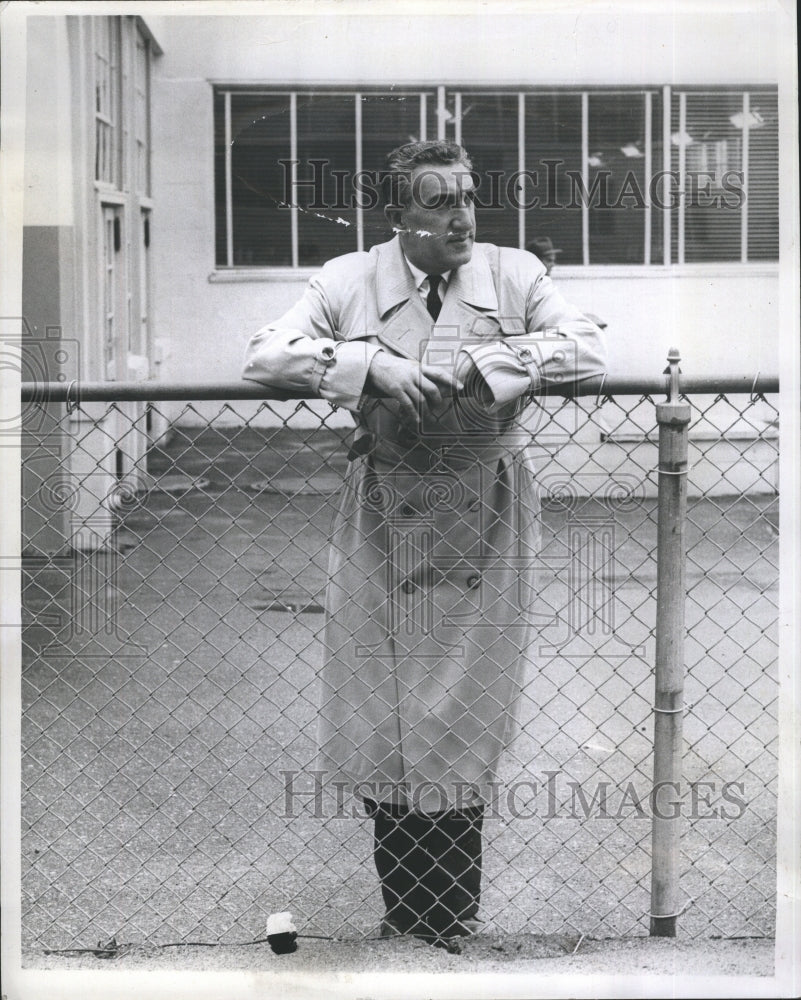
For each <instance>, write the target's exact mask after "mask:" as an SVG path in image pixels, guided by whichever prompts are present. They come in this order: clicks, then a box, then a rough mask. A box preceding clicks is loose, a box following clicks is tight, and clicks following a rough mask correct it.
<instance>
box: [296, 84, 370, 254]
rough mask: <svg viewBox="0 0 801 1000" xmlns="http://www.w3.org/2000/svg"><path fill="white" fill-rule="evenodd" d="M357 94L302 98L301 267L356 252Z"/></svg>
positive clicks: (310, 95) (299, 201)
mask: <svg viewBox="0 0 801 1000" xmlns="http://www.w3.org/2000/svg"><path fill="white" fill-rule="evenodd" d="M355 108H356V102H355V97H354V95H353V94H299V95H298V168H297V169H298V182H299V183H298V185H297V188H296V192H295V202H296V204H297V205H298V264H299V265H300V266H301V267H311V266H316V265H318V264H324V263H325V262H326V261H327V260H330V259H331V258H332V257H336V256H337V255H338V254H343V253H350V252H351V251H353V250H355V249H356V210H355V208H354V207H353V171H354V165H355V162H356V132H355V120H356V110H355Z"/></svg>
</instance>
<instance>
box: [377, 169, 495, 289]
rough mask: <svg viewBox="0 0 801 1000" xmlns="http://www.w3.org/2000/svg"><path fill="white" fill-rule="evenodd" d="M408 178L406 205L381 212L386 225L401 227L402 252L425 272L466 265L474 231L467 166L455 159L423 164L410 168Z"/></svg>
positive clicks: (449, 269)
mask: <svg viewBox="0 0 801 1000" xmlns="http://www.w3.org/2000/svg"><path fill="white" fill-rule="evenodd" d="M410 180H411V198H410V201H409V204H408V206H407V207H406V208H402V209H390V210H388V212H387V216H388V218H389V220H390V222H391V223H392V225H393V226H394V227H395V228H396V229H399V230H402V232H401V236H400V240H401V245H402V246H403V249H404V251H405V253H406V256H407V257H408V258H409V260H410V261H411V262H412V263H413V264H414V265H415V266H416V267H419V268H420V270H421V271H425V273H426V274H442V273H443V272H445V271H451V270H453V268H456V267H459V266H461V265H462V264H466V263H467V262H468V261H469V260H470V257H471V256H472V254H473V242H474V241H475V236H476V211H475V207H474V205H473V198H474V191H473V180H472V178H471V177H470V171H469V170H468V169H467V167H465V166H464V165H463V164H460V163H452V164H448V165H436V164H428V165H425V166H420V167H416V168H415V170H414V171H413V172H412V175H411V179H410Z"/></svg>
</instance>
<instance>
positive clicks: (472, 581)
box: [467, 573, 481, 590]
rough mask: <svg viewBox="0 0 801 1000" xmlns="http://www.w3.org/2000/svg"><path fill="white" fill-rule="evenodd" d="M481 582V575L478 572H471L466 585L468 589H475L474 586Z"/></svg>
mask: <svg viewBox="0 0 801 1000" xmlns="http://www.w3.org/2000/svg"><path fill="white" fill-rule="evenodd" d="M480 583H481V575H480V574H479V573H473V575H472V576H468V578H467V586H468V587H469V588H470V590H475V589H476V587H478V585H479V584H480Z"/></svg>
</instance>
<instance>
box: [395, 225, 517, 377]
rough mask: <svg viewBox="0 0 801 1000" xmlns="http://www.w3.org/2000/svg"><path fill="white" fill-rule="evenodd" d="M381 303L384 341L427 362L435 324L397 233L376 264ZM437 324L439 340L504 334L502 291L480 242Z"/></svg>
mask: <svg viewBox="0 0 801 1000" xmlns="http://www.w3.org/2000/svg"><path fill="white" fill-rule="evenodd" d="M376 305H377V307H378V315H379V328H378V331H377V335H378V339H379V340H380V341H381V342H382V343H383V344H384V345H385V346H387V347H389V348H390V349H391V350H393V351H396V352H397V353H398V354H401V355H403V356H404V357H407V358H412V359H413V360H415V361H419V360H421V359H422V357H423V353H424V350H425V346H426V343H427V342H428V340H429V337H430V336H431V331H432V323H431V318H430V317H429V315H428V313H427V311H426V309H425V307H424V306H423V303H422V301H421V300H420V296H419V294H418V291H417V287H416V285H415V282H414V278H413V277H412V273H411V271H410V270H409V268H408V267H407V265H406V258H405V257H404V255H403V250H402V249H401V245H400V240H399V239H398V237H397V236H396V237H395V239H393V240H391V241H390V242H389V243H385V244H384V245H383V246H382V247H381V248H380V253H379V257H378V263H377V266H376ZM436 327H437V331H438V334H439V336H438V337H437V339H442V338H446V339H448V340H467V339H476V338H479V339H486V338H489V337H493V336H497V335H498V331H499V328H500V323H499V319H498V295H497V292H496V289H495V282H494V281H493V277H492V272H491V270H490V266H489V262H488V260H487V257H486V255H485V253H484V251H483V248H482V247H481V246H480V245H476V246H475V247H474V248H473V256H472V257H471V259H470V260H469V261H468V263H467V264H463V265H462V267H459V268H457V269H456V270H455V271H454V272H453V274H452V275H451V280H450V281H449V282H448V290H447V293H446V295H445V299H444V301H443V304H442V311H441V312H440V315H439V319H438V320H437V323H436ZM435 336H436V335H435Z"/></svg>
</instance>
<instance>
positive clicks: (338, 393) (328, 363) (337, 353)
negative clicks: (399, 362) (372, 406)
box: [315, 341, 382, 411]
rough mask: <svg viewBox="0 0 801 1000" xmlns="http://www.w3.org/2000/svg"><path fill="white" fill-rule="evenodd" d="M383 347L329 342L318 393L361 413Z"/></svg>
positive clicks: (322, 358) (324, 351)
mask: <svg viewBox="0 0 801 1000" xmlns="http://www.w3.org/2000/svg"><path fill="white" fill-rule="evenodd" d="M380 350H382V348H381V347H380V345H377V344H367V343H365V342H364V341H336V342H334V343H327V344H326V347H325V348H323V349H322V350H321V351H320V355H319V362H318V364H319V365H320V369H319V372H320V377H319V382H318V384H317V386H316V387H315V388H316V391H317V392H319V394H320V396H321V397H322V398H323V399H327V400H328V402H329V403H334V404H335V405H336V406H342V407H344V408H345V409H346V410H353V411H358V410H359V409H360V408H361V406H362V403H363V400H364V383H365V381H366V380H367V372H368V371H369V369H370V365H371V364H372V361H373V358H374V357H375V355H376V354H377V353H378V352H379V351H380Z"/></svg>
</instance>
